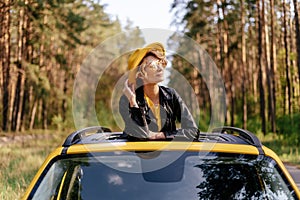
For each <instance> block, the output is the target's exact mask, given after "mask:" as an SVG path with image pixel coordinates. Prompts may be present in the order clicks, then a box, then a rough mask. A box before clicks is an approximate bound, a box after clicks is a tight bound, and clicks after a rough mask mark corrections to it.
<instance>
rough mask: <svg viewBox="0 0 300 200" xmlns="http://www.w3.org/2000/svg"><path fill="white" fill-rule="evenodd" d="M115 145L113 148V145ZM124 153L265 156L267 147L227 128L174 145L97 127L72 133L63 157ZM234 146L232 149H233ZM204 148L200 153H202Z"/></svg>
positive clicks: (178, 138)
mask: <svg viewBox="0 0 300 200" xmlns="http://www.w3.org/2000/svg"><path fill="white" fill-rule="evenodd" d="M110 144H111V145H110ZM87 146H88V149H89V151H97V149H98V150H99V151H104V149H106V151H112V150H113V149H114V148H115V149H120V148H121V149H122V150H141V151H142V150H149V151H150V150H157V149H169V150H176V149H177V150H187V149H189V150H191V151H193V150H195V151H196V150H200V149H202V150H203V148H204V149H207V148H208V147H209V149H207V150H214V151H219V152H243V153H248V154H249V153H250V152H252V154H264V151H263V145H262V144H261V142H260V140H259V139H258V138H257V137H256V136H255V135H254V134H253V133H251V132H249V131H247V130H244V129H240V128H236V127H229V126H223V127H218V128H214V129H213V130H212V131H210V132H200V134H199V137H198V139H197V140H193V141H191V140H188V139H187V138H186V137H183V136H176V137H175V138H174V139H173V140H170V141H166V140H164V141H132V140H130V139H128V137H126V135H124V134H123V133H122V132H111V131H110V129H108V128H106V127H100V126H93V127H87V128H83V129H80V130H78V131H75V132H73V133H71V134H70V135H69V136H68V137H67V138H66V140H65V141H64V143H63V145H62V147H63V152H62V154H67V152H68V154H69V153H71V152H73V153H74V152H82V151H84V150H86V151H87ZM229 146H230V148H229ZM199 148H200V149H199Z"/></svg>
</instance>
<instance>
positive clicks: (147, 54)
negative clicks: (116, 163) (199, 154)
mask: <svg viewBox="0 0 300 200" xmlns="http://www.w3.org/2000/svg"><path fill="white" fill-rule="evenodd" d="M166 65H167V60H166V56H165V49H164V47H163V45H162V44H160V43H157V42H156V43H152V44H149V45H148V46H146V47H145V48H141V49H137V50H136V51H134V52H133V53H132V54H131V55H130V57H129V59H128V70H130V71H129V76H128V80H127V81H126V82H125V86H124V90H123V92H124V95H123V96H122V97H121V99H120V105H119V109H120V114H121V116H122V118H123V120H124V122H125V129H124V134H125V135H126V136H127V137H130V138H131V139H138V140H147V139H149V140H165V139H173V138H175V137H177V136H180V137H185V138H187V139H190V140H193V139H197V137H198V135H199V131H198V128H197V125H196V123H195V122H194V120H193V117H192V115H191V114H190V112H189V110H188V108H187V107H186V105H185V103H184V102H183V100H182V99H181V97H180V96H179V95H178V93H177V92H176V91H175V90H174V89H173V88H168V87H165V86H160V85H158V83H160V82H162V81H163V80H164V70H165V67H166ZM176 121H178V122H180V123H181V128H180V129H176Z"/></svg>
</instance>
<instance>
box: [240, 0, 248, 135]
mask: <svg viewBox="0 0 300 200" xmlns="http://www.w3.org/2000/svg"><path fill="white" fill-rule="evenodd" d="M241 20H242V23H241V30H244V28H245V9H244V0H241ZM241 34H242V35H241V40H242V41H241V45H242V48H241V54H242V56H241V68H242V80H243V83H242V102H243V103H242V106H243V128H244V129H247V92H246V84H247V82H246V80H247V76H246V37H245V31H241Z"/></svg>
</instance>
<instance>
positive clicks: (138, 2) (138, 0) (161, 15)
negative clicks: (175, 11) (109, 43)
mask: <svg viewBox="0 0 300 200" xmlns="http://www.w3.org/2000/svg"><path fill="white" fill-rule="evenodd" d="M172 2H173V0H151V1H149V0H148V1H145V0H101V1H100V3H101V4H108V5H107V6H106V8H105V11H106V12H107V13H108V14H110V15H112V16H118V17H119V20H120V21H121V23H122V25H125V24H126V21H127V19H129V20H131V21H132V22H133V25H134V26H138V27H139V28H141V29H143V28H160V29H170V28H171V26H170V24H171V22H172V13H170V7H171V4H172Z"/></svg>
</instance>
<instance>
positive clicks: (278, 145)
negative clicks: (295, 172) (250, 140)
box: [258, 134, 300, 167]
mask: <svg viewBox="0 0 300 200" xmlns="http://www.w3.org/2000/svg"><path fill="white" fill-rule="evenodd" d="M258 137H259V139H260V140H261V141H262V143H263V145H265V146H266V147H268V148H270V149H272V150H273V151H274V152H275V153H276V154H277V155H278V156H279V158H280V159H281V160H282V161H283V162H286V163H291V164H294V165H297V166H298V167H300V160H299V151H300V147H299V146H298V145H295V144H294V145H293V144H291V142H288V140H285V139H283V136H279V135H275V134H267V135H266V136H263V135H262V134H259V135H258Z"/></svg>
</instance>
